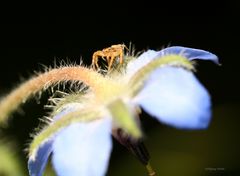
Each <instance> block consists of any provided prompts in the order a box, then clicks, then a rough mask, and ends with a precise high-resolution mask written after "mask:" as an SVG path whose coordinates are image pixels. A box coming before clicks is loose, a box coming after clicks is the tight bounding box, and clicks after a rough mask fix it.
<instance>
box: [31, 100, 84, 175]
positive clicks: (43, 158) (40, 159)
mask: <svg viewBox="0 0 240 176" xmlns="http://www.w3.org/2000/svg"><path fill="white" fill-rule="evenodd" d="M81 107H82V105H81V104H80V103H70V104H67V105H65V106H64V107H63V108H62V110H61V111H60V112H59V113H58V114H56V115H55V116H54V117H53V119H54V120H55V121H56V120H58V119H59V118H61V117H62V116H64V115H66V114H67V113H69V112H72V111H75V110H76V109H78V108H81ZM54 140H55V135H54V136H52V137H51V139H48V140H47V141H45V142H44V143H42V144H41V145H40V147H39V148H38V149H37V151H36V154H35V156H30V157H29V159H28V170H29V175H30V176H42V174H43V172H44V169H45V167H46V164H47V162H48V158H49V156H50V154H51V153H52V150H53V149H52V146H53V141H54Z"/></svg>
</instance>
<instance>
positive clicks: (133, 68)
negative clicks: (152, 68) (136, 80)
mask: <svg viewBox="0 0 240 176" xmlns="http://www.w3.org/2000/svg"><path fill="white" fill-rule="evenodd" d="M167 54H177V55H183V56H185V57H186V58H188V59H189V60H194V59H201V60H211V61H213V62H215V63H217V64H219V61H218V57H217V56H216V55H215V54H213V53H210V52H208V51H205V50H200V49H194V48H188V47H182V46H172V47H168V48H164V49H162V50H160V51H154V50H148V51H146V52H144V53H142V54H141V55H140V56H139V57H138V58H137V59H135V60H132V61H130V62H129V63H128V65H127V69H126V73H127V75H129V77H131V76H132V75H133V74H135V73H136V72H137V71H138V70H139V69H141V68H142V67H144V66H145V65H147V64H148V63H149V62H150V61H152V60H153V59H156V58H160V57H162V56H164V55H167Z"/></svg>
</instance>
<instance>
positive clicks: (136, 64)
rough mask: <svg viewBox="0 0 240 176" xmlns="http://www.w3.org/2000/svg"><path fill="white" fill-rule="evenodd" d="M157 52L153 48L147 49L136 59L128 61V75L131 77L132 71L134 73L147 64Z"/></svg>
mask: <svg viewBox="0 0 240 176" xmlns="http://www.w3.org/2000/svg"><path fill="white" fill-rule="evenodd" d="M158 53H159V52H157V51H154V50H148V51H146V52H144V53H142V54H141V55H140V56H139V57H138V58H137V59H134V60H132V61H130V62H129V63H128V65H127V68H126V73H127V75H128V76H129V77H131V76H132V75H133V74H134V73H136V72H137V71H138V70H139V69H141V68H142V67H144V66H145V65H147V64H148V63H149V62H150V61H151V60H153V59H154V58H156V56H157V55H158Z"/></svg>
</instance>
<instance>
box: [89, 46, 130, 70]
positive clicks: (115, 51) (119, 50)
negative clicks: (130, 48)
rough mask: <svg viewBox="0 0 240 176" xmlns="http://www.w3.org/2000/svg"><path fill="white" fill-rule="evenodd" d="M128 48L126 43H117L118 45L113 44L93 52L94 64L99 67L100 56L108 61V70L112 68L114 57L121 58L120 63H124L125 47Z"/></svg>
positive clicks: (94, 66) (96, 67)
mask: <svg viewBox="0 0 240 176" xmlns="http://www.w3.org/2000/svg"><path fill="white" fill-rule="evenodd" d="M125 48H127V47H126V46H125V45H124V44H117V45H112V46H111V47H108V48H105V49H103V50H99V51H96V52H94V53H93V56H92V66H93V68H95V69H98V68H99V65H98V58H99V57H101V58H103V59H104V58H105V59H106V60H107V63H108V70H110V69H111V67H112V65H113V62H114V59H117V58H119V64H122V63H123V54H124V49H125Z"/></svg>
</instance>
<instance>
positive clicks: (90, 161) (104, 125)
mask: <svg viewBox="0 0 240 176" xmlns="http://www.w3.org/2000/svg"><path fill="white" fill-rule="evenodd" d="M111 149H112V140H111V121H110V119H108V118H105V119H101V120H96V121H93V122H88V123H77V124H72V125H70V126H68V127H67V128H65V129H63V130H62V131H61V132H60V133H59V134H58V136H57V137H56V139H55V141H54V144H53V165H54V168H55V170H56V172H57V174H58V175H59V176H86V175H87V176H103V175H105V174H106V171H107V168H108V162H109V158H110V153H111Z"/></svg>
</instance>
